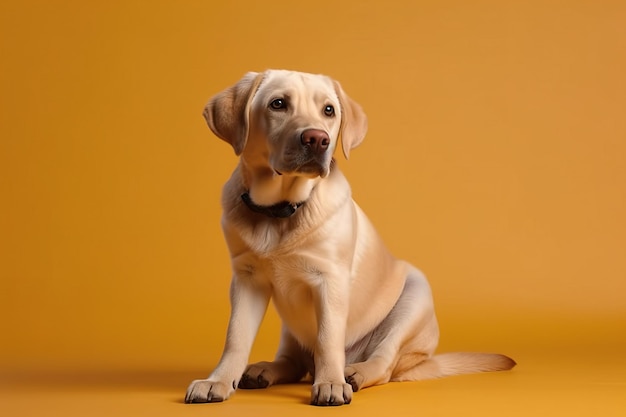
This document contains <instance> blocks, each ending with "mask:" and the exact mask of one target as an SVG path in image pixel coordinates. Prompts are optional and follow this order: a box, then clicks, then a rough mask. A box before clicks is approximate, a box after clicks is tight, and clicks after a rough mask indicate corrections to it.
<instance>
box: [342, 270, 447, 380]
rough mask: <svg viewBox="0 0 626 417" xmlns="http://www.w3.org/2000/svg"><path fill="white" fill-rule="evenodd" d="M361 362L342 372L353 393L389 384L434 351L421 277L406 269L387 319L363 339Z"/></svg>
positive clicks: (433, 327)
mask: <svg viewBox="0 0 626 417" xmlns="http://www.w3.org/2000/svg"><path fill="white" fill-rule="evenodd" d="M366 337H370V340H369V342H368V344H367V347H366V348H365V350H364V352H363V354H362V355H361V358H364V360H363V361H362V362H357V363H350V364H348V365H347V366H346V368H345V377H346V381H347V382H348V383H349V384H350V385H352V389H353V391H358V390H359V389H362V388H366V387H369V386H372V385H379V384H384V383H387V382H389V381H390V380H391V379H392V377H393V375H394V374H395V373H397V372H400V371H402V370H404V369H409V368H412V367H414V366H416V365H417V364H418V363H420V362H422V361H424V360H426V359H428V358H429V357H430V356H431V355H432V353H433V352H434V351H435V348H436V347H437V342H438V340H439V329H438V325H437V320H436V318H435V313H434V310H433V301H432V295H431V292H430V287H429V285H428V282H427V281H426V278H425V277H424V275H423V274H422V273H421V272H420V271H418V270H417V269H415V268H413V267H410V269H409V273H408V275H407V278H406V282H405V285H404V289H403V290H402V293H401V295H400V298H399V299H398V301H397V302H396V304H395V306H394V307H393V309H392V310H391V312H390V313H389V315H388V316H387V317H386V318H385V319H384V320H383V321H382V322H381V323H380V325H379V326H378V327H377V328H376V329H375V330H373V332H372V333H371V334H370V335H368V336H366Z"/></svg>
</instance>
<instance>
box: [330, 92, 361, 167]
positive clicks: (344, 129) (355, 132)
mask: <svg viewBox="0 0 626 417" xmlns="http://www.w3.org/2000/svg"><path fill="white" fill-rule="evenodd" d="M334 83H335V92H336V93H337V97H339V102H340V103H341V127H340V129H339V137H340V139H341V147H342V149H343V154H344V156H345V157H346V159H348V158H349V157H350V149H353V148H356V147H357V146H359V145H360V144H361V142H363V139H365V134H366V133H367V116H365V112H364V111H363V109H362V108H361V106H359V105H358V103H357V102H356V101H354V100H352V99H351V98H350V97H348V96H347V94H346V93H345V92H344V91H343V88H341V85H340V84H339V83H338V82H337V81H334Z"/></svg>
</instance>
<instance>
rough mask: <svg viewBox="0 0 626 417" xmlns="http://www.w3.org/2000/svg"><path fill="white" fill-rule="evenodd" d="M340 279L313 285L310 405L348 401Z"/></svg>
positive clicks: (345, 314)
mask: <svg viewBox="0 0 626 417" xmlns="http://www.w3.org/2000/svg"><path fill="white" fill-rule="evenodd" d="M340 284H341V280H333V279H332V278H330V279H328V280H325V281H324V282H323V283H322V284H320V285H319V287H318V288H317V290H318V293H317V297H316V300H315V301H316V313H317V322H318V329H317V343H316V346H315V352H314V354H313V359H314V363H315V378H314V381H313V387H312V389H311V404H313V405H322V406H326V405H343V404H350V401H352V386H351V385H350V384H348V383H346V380H345V376H344V367H345V361H346V354H345V338H346V323H347V318H348V304H347V303H346V296H347V294H348V290H347V288H343V287H342V286H341V285H340Z"/></svg>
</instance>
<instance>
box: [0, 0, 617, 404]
mask: <svg viewBox="0 0 626 417" xmlns="http://www.w3.org/2000/svg"><path fill="white" fill-rule="evenodd" d="M624 22H626V4H625V3H624V2H621V1H596V2H591V1H570V2H560V1H551V0H548V1H495V0H493V1H489V0H485V1H476V2H467V1H460V0H459V1H443V2H442V1H404V2H400V1H390V2H380V1H358V0H354V1H341V2H338V1H316V2H295V1H283V0H274V1H233V2H229V1H222V2H211V1H184V2H159V1H156V2H154V1H153V2H148V1H107V2H85V1H59V2H49V1H25V2H16V1H10V2H3V3H2V4H1V5H0V45H1V50H0V79H1V84H0V86H1V93H0V100H1V103H2V104H1V109H0V187H1V190H0V196H1V197H0V199H1V200H2V203H1V205H0V212H1V215H0V268H1V269H0V274H1V280H2V281H1V287H0V309H1V311H0V317H2V319H1V320H2V330H1V332H2V334H1V339H2V341H1V342H0V352H1V356H0V369H2V370H5V371H11V372H13V373H15V372H26V371H31V372H32V371H34V370H38V371H39V370H42V369H43V370H48V371H51V372H52V371H58V370H64V371H84V370H89V371H94V370H99V369H107V370H115V369H117V370H129V369H132V370H176V369H178V370H194V372H193V375H192V374H191V373H190V375H189V376H193V377H202V376H204V375H205V374H206V373H208V371H209V370H210V368H211V367H212V366H214V364H215V362H216V361H217V359H218V358H219V354H220V352H221V349H222V343H223V340H224V333H225V328H226V323H227V319H228V314H229V308H228V302H227V298H228V297H227V293H228V282H229V277H230V272H229V261H228V255H227V252H226V248H225V245H224V243H223V240H222V237H221V231H220V226H219V217H220V206H219V199H220V198H219V194H220V189H221V185H222V184H223V182H224V181H225V180H226V179H227V178H228V176H229V175H230V172H231V171H232V169H233V167H234V165H235V164H236V158H235V156H234V155H233V153H232V150H231V148H230V147H229V146H227V145H226V144H225V143H223V142H222V141H220V140H218V139H217V138H216V137H215V136H213V135H212V134H211V133H210V131H209V130H208V128H207V127H206V125H205V123H204V120H203V119H202V117H201V111H202V108H203V106H204V104H205V102H206V101H207V99H208V98H209V97H210V96H211V95H212V94H214V93H216V92H218V91H219V90H221V89H223V88H225V87H227V86H229V85H231V84H232V83H234V82H235V81H237V80H238V79H239V77H241V76H242V75H243V74H244V73H245V72H246V71H249V70H257V71H258V70H263V69H266V68H288V69H295V70H301V71H307V72H314V73H317V72H319V73H324V74H327V75H330V76H332V77H334V78H336V79H338V80H339V81H340V82H341V83H342V85H343V86H344V89H345V90H346V91H347V92H348V94H349V95H351V96H352V97H353V98H354V99H355V100H357V101H358V102H359V103H361V105H362V106H363V108H364V109H365V111H366V112H367V114H368V116H369V122H370V123H369V124H370V130H369V134H368V136H367V138H366V140H365V142H364V143H363V145H362V146H361V148H359V149H357V150H355V151H354V152H353V153H352V155H351V159H350V161H345V160H344V159H343V157H342V156H340V155H338V160H339V163H340V166H341V167H342V169H343V170H344V172H345V173H346V175H347V176H348V178H349V180H350V181H351V184H352V186H353V193H354V197H355V199H356V200H357V202H358V203H359V204H360V205H361V206H362V207H363V208H364V209H365V211H366V212H367V213H368V214H369V216H370V218H371V219H372V221H373V222H374V223H375V224H376V225H377V228H378V229H379V231H380V233H381V234H382V235H383V236H384V238H385V240H386V242H387V244H388V246H390V248H391V249H392V250H393V251H394V252H395V253H396V254H397V255H398V256H400V257H403V258H406V259H409V260H411V261H412V262H413V263H415V264H416V265H418V266H419V267H420V268H422V269H423V270H424V271H425V272H426V273H427V275H428V276H429V278H430V281H431V283H432V286H433V289H434V292H435V297H436V306H437V311H438V315H439V317H440V322H441V327H442V342H441V349H442V350H483V351H498V352H502V353H508V354H510V355H511V356H513V357H514V358H515V359H517V360H518V362H520V366H519V367H518V370H517V371H514V372H517V373H518V375H523V373H524V369H529V368H524V366H532V363H539V362H541V361H540V360H534V359H536V356H533V353H532V352H535V353H536V352H542V353H543V354H545V355H548V356H542V358H543V361H544V362H545V363H551V359H550V358H551V357H562V355H563V354H564V353H563V352H574V353H572V354H571V358H572V361H571V362H567V361H565V362H566V363H567V365H564V368H569V367H570V366H571V367H572V368H574V367H576V366H579V363H580V362H581V361H588V360H590V359H589V356H591V357H597V356H602V355H608V354H609V353H610V352H620V351H622V352H623V350H624V348H625V347H626V342H625V341H624V339H625V336H624V335H625V334H626V256H625V254H626V81H625V80H626V77H625V74H626V53H625V52H626V31H625V29H624V28H625V27H626V26H625V24H624ZM277 329H278V319H277V317H276V315H275V313H274V312H273V311H270V312H269V313H268V317H267V319H266V321H265V323H264V325H263V328H262V330H261V333H260V335H259V339H258V341H257V343H256V345H255V348H254V352H253V355H252V356H253V357H252V359H253V360H258V359H268V358H270V357H271V356H272V355H273V351H274V349H275V347H276V342H277ZM550 355H553V356H550ZM611 357H613V356H611ZM615 358H616V359H615V360H616V361H618V363H619V364H620V365H619V366H620V367H618V368H617V369H619V370H620V371H619V372H620V374H619V375H621V376H620V377H619V378H618V377H615V380H614V379H610V378H609V382H606V381H605V380H604V379H602V378H599V379H600V380H601V381H605V382H606V383H607V384H614V385H611V386H613V387H615V384H616V383H618V384H622V385H621V386H623V383H624V380H626V377H625V378H624V380H622V376H624V369H625V368H626V367H624V360H623V359H621V356H619V355H617V354H616V355H615ZM614 363H615V362H614ZM607 367H608V365H607ZM531 369H532V368H531ZM612 369H614V368H612ZM611 375H613V376H615V375H617V374H615V375H614V374H611ZM535 376H536V375H535ZM613 376H612V377H611V378H613ZM181 380H182V379H181ZM463 381H467V383H469V384H471V383H472V382H471V381H478V379H476V380H470V379H465V380H463ZM615 381H620V382H615ZM187 382H188V381H187V380H186V378H185V379H184V382H181V386H179V387H178V386H177V387H175V388H176V389H175V390H174V391H172V392H181V395H182V392H184V389H185V388H186V383H187ZM527 382H528V381H527ZM527 382H524V383H523V384H526V383H527ZM499 384H502V385H505V384H506V382H501V383H499ZM528 384H529V385H532V379H531V380H530V382H528ZM416 389H419V388H416ZM302 392H304V393H305V394H304V397H306V390H304V391H298V395H300V394H301V393H302ZM172 395H173V394H172ZM372 395H373V397H372V398H374V394H372ZM356 400H358V397H356ZM383 402H384V401H383ZM522 404H524V403H523V402H522ZM605 404H606V402H605ZM611 404H614V402H613V403H611ZM620 404H621V405H620V407H621V406H622V405H623V403H620Z"/></svg>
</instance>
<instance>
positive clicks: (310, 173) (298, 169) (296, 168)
mask: <svg viewBox="0 0 626 417" xmlns="http://www.w3.org/2000/svg"><path fill="white" fill-rule="evenodd" d="M272 169H273V170H274V174H276V175H278V176H285V175H293V176H301V177H310V178H316V177H322V178H324V177H326V176H327V175H328V173H329V172H330V166H327V164H324V163H321V162H319V161H316V160H309V161H307V162H305V163H292V164H288V163H283V164H281V165H280V167H272Z"/></svg>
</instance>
